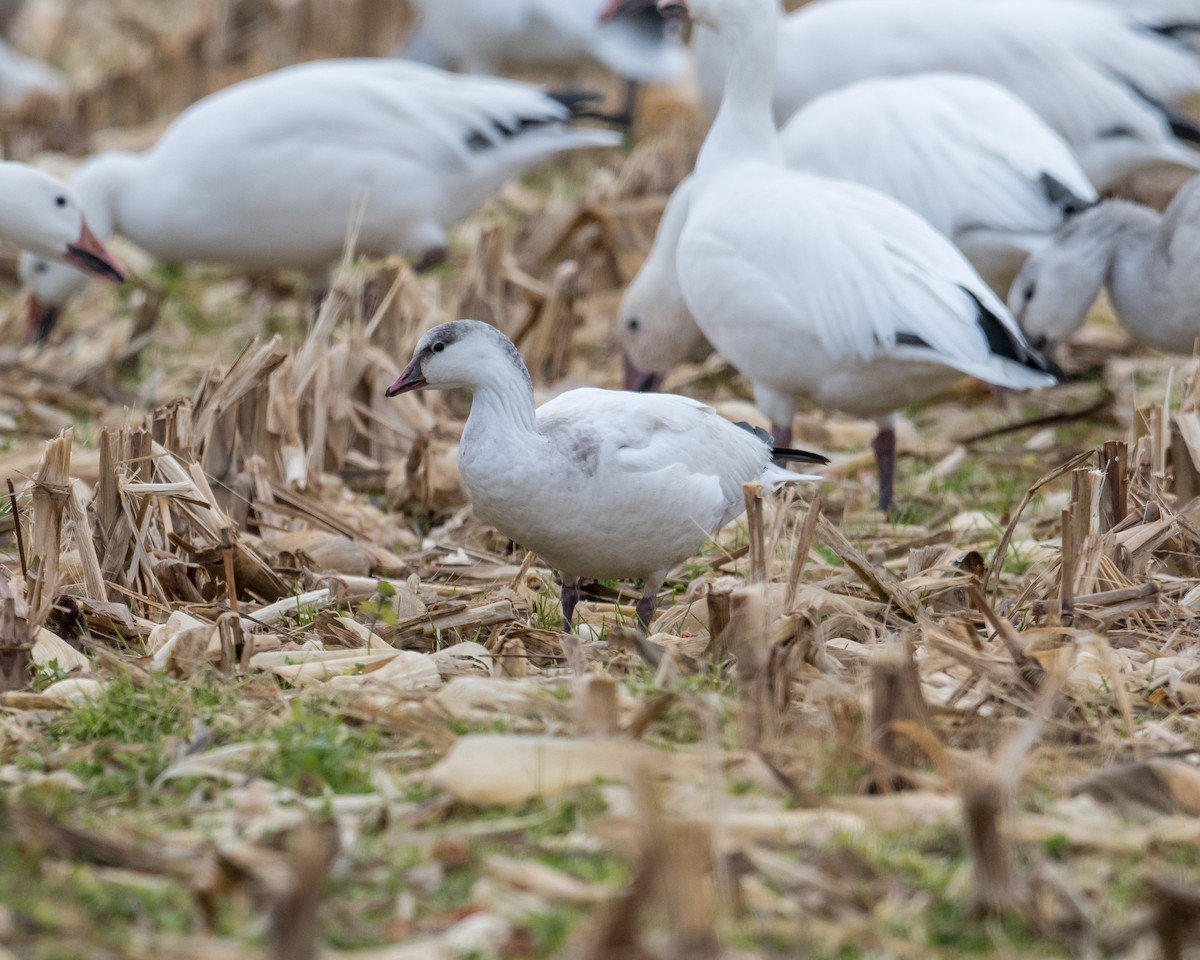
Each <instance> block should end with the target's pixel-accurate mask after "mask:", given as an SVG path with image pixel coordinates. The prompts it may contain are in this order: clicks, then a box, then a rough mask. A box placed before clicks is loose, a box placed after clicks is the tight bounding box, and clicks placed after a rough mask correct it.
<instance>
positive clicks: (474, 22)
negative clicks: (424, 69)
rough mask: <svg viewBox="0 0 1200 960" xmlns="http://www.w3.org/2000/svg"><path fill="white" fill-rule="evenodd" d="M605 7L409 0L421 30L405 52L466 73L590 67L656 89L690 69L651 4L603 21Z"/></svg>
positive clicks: (590, 0)
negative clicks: (656, 85) (589, 62)
mask: <svg viewBox="0 0 1200 960" xmlns="http://www.w3.org/2000/svg"><path fill="white" fill-rule="evenodd" d="M604 3H605V0H414V3H413V6H414V7H415V9H416V13H417V18H418V23H419V26H418V28H417V31H416V33H415V34H414V36H413V38H412V40H411V42H410V47H409V51H406V54H405V55H411V56H414V57H415V58H417V59H420V60H422V61H423V62H427V63H432V64H435V65H436V66H440V67H451V68H454V69H457V70H464V71H467V72H468V73H486V74H492V75H497V74H502V73H503V72H504V71H505V70H506V69H511V68H513V67H519V68H530V67H542V68H545V67H551V68H560V69H575V68H576V67H578V66H579V63H580V61H581V60H584V61H586V60H592V61H594V62H596V63H599V64H601V65H603V66H604V67H607V68H608V69H609V70H611V71H613V73H616V74H618V75H620V76H622V77H627V78H629V79H631V80H641V81H646V82H650V83H659V82H666V81H672V80H676V79H678V78H679V77H681V76H682V75H683V74H684V73H686V72H687V69H688V62H689V61H688V55H687V51H686V49H685V48H684V46H683V42H682V40H681V39H680V37H679V34H678V31H677V30H675V29H674V28H673V27H672V25H670V24H669V23H668V22H667V21H666V20H664V19H663V17H662V16H660V15H659V13H658V11H657V10H655V8H654V4H653V2H651V0H634V2H633V3H629V2H626V3H625V5H624V9H623V10H622V11H621V15H620V16H614V17H612V18H610V19H606V20H603V21H602V20H601V18H600V14H601V11H602V9H603V8H604Z"/></svg>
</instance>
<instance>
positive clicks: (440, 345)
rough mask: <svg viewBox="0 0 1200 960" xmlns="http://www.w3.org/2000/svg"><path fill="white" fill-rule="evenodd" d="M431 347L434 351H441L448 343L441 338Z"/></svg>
mask: <svg viewBox="0 0 1200 960" xmlns="http://www.w3.org/2000/svg"><path fill="white" fill-rule="evenodd" d="M429 349H430V350H432V351H433V352H434V353H441V352H442V351H443V350H445V349H446V345H445V344H444V343H442V341H441V340H435V341H434V342H433V346H432V347H430V348H429Z"/></svg>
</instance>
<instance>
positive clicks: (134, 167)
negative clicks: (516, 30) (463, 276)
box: [23, 60, 621, 311]
mask: <svg viewBox="0 0 1200 960" xmlns="http://www.w3.org/2000/svg"><path fill="white" fill-rule="evenodd" d="M564 99H570V98H564ZM575 99H578V97H576V98H575ZM570 120H571V109H570V107H569V106H568V105H567V104H566V103H564V102H562V101H560V100H559V99H556V98H555V97H553V96H551V95H549V94H547V93H545V92H543V91H542V90H541V89H540V88H538V87H534V86H530V85H528V84H524V83H517V82H515V81H511V80H501V79H494V78H491V77H467V76H458V75H455V74H448V73H445V72H444V71H441V70H436V69H434V68H432V67H425V66H420V65H416V64H410V63H403V62H400V61H395V60H326V61H318V62H315V63H307V64H301V65H299V66H294V67H287V68H285V69H283V70H277V71H274V72H273V73H269V74H266V75H264V76H261V77H256V78H254V79H251V80H245V81H243V82H241V83H237V84H234V85H233V86H231V87H228V88H226V89H224V90H221V91H220V92H218V93H215V94H213V95H212V96H209V97H206V98H204V99H203V100H201V101H199V102H198V103H195V104H193V105H192V106H191V107H189V108H188V109H187V110H185V111H184V112H183V113H182V114H180V115H179V117H178V118H177V119H176V120H175V122H174V123H173V124H172V125H171V126H170V127H169V128H168V129H167V131H166V132H165V133H164V134H163V135H162V137H161V138H160V139H159V141H158V143H156V144H155V145H154V146H153V147H152V148H151V149H150V150H148V151H146V152H145V153H141V154H128V153H107V154H101V155H100V156H98V157H95V158H93V159H92V160H90V161H89V162H88V163H86V164H85V165H84V166H83V167H82V168H81V169H80V171H79V172H78V174H77V175H76V177H75V179H74V185H75V188H76V190H77V191H78V193H79V195H80V197H81V198H82V200H83V202H84V208H85V209H86V210H87V212H88V216H89V218H90V219H91V221H92V224H93V226H94V227H95V228H96V230H97V232H100V233H102V234H105V235H106V234H108V233H109V232H116V233H120V234H122V235H124V236H126V237H128V238H129V239H130V240H132V241H134V242H135V243H137V244H138V245H139V246H141V247H144V248H145V249H146V250H147V251H149V252H150V253H152V254H154V255H155V256H157V257H160V258H162V259H165V260H175V261H188V260H201V261H217V262H224V263H232V264H237V265H239V266H242V267H245V268H247V269H249V270H270V269H278V268H293V269H297V270H301V271H303V272H305V273H306V274H308V275H309V276H310V278H311V279H312V280H313V281H314V282H315V283H316V284H317V285H323V283H324V278H325V273H326V271H327V270H328V268H329V266H330V264H332V263H334V262H335V261H336V260H337V259H338V258H339V257H340V256H341V253H342V250H343V248H344V246H345V243H346V237H347V234H348V232H349V231H350V228H351V227H353V228H354V233H355V237H356V244H357V246H356V249H357V250H358V251H359V252H361V253H365V254H368V255H373V256H384V255H387V254H392V253H419V254H422V261H421V264H420V265H421V266H428V265H432V264H433V263H436V262H437V261H438V260H439V259H440V258H441V256H443V255H444V252H445V248H446V243H447V230H448V229H449V228H450V227H451V226H452V225H453V224H455V223H456V222H457V221H459V220H461V219H462V218H463V217H465V216H467V215H468V214H469V213H472V212H473V211H474V210H476V209H477V208H478V207H479V206H480V204H482V203H483V202H484V201H485V200H486V199H487V198H488V197H489V196H490V195H491V194H492V193H493V192H494V191H495V190H496V189H497V188H499V187H500V186H501V185H503V184H504V183H505V182H507V181H508V180H510V179H512V178H513V177H515V176H518V175H520V174H522V173H524V172H525V171H527V170H529V169H531V168H533V167H534V166H536V165H537V164H539V163H541V162H543V161H545V160H546V159H548V158H549V157H552V156H554V155H555V154H557V153H560V152H562V151H565V150H574V149H579V148H581V147H594V146H612V145H615V144H618V143H620V141H621V137H620V135H619V134H617V133H615V132H613V131H608V130H588V129H575V128H572V127H571V126H570ZM23 276H24V277H25V278H26V279H27V280H28V282H29V283H30V284H31V285H32V287H33V291H34V295H35V298H36V299H37V301H38V302H40V303H41V304H42V305H43V306H44V307H45V308H46V309H47V310H48V311H57V310H58V309H59V308H61V307H62V306H63V304H64V303H65V302H66V298H67V297H69V296H70V295H72V294H74V293H75V292H76V291H77V290H78V288H79V287H80V286H81V285H82V283H83V278H82V277H79V276H76V277H74V278H70V279H68V278H67V277H64V275H63V273H62V271H61V270H60V269H58V268H55V267H50V268H44V267H40V266H38V265H37V264H36V263H34V262H33V261H31V260H29V259H27V260H26V262H25V264H24V266H23ZM64 295H65V296H64Z"/></svg>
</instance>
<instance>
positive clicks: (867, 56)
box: [695, 0, 1200, 189]
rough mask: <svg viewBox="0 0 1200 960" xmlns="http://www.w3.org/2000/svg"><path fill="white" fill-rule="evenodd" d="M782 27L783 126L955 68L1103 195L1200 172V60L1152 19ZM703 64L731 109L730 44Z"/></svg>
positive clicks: (1043, 7)
mask: <svg viewBox="0 0 1200 960" xmlns="http://www.w3.org/2000/svg"><path fill="white" fill-rule="evenodd" d="M765 15H767V14H766V11H765V9H764V16H765ZM782 21H783V22H782V26H781V29H780V32H779V40H778V44H779V57H778V64H779V67H778V76H777V79H776V83H775V85H774V110H775V114H776V117H777V119H778V120H779V122H781V123H782V122H783V121H785V120H786V119H787V118H788V117H790V116H791V115H792V114H793V113H795V112H796V111H797V110H798V109H799V108H800V107H801V106H803V105H804V104H805V103H807V102H809V101H810V100H812V99H813V98H814V97H816V96H818V95H820V94H822V93H825V92H827V91H829V90H834V89H837V88H838V87H843V86H847V85H848V84H850V83H853V82H855V81H857V80H864V79H868V78H871V77H879V76H903V75H907V74H912V73H923V72H928V71H936V70H946V71H952V72H962V73H970V74H976V75H979V76H984V77H987V78H989V79H991V80H994V81H996V82H997V83H1000V84H1001V85H1002V86H1005V87H1007V88H1008V89H1009V90H1011V91H1012V92H1013V93H1015V94H1017V96H1019V97H1020V98H1021V99H1022V100H1024V101H1025V102H1026V103H1028V104H1029V105H1030V106H1031V107H1032V108H1033V109H1034V110H1035V111H1037V113H1038V114H1039V115H1040V116H1041V117H1042V118H1043V119H1044V120H1045V121H1046V122H1047V123H1048V124H1049V125H1050V126H1051V127H1053V128H1054V129H1055V130H1056V131H1058V133H1059V134H1061V135H1062V137H1063V138H1064V139H1065V140H1066V141H1067V143H1069V144H1070V146H1071V149H1072V150H1074V151H1075V154H1076V156H1077V157H1078V159H1079V161H1080V163H1081V164H1082V165H1083V168H1084V169H1085V170H1086V171H1087V173H1088V176H1089V178H1090V179H1091V180H1092V182H1093V183H1095V184H1096V185H1097V186H1098V187H1100V188H1101V189H1106V188H1109V187H1112V186H1114V185H1115V184H1116V183H1118V182H1120V181H1121V180H1123V179H1124V178H1125V177H1127V176H1128V175H1129V174H1131V173H1133V172H1135V171H1138V170H1142V169H1146V168H1148V167H1155V166H1160V165H1164V164H1169V165H1181V166H1184V167H1188V168H1191V169H1200V154H1198V153H1196V152H1195V151H1194V150H1192V149H1190V146H1194V145H1195V144H1197V143H1198V142H1200V130H1198V129H1197V127H1196V125H1195V124H1194V123H1192V122H1191V121H1190V120H1188V119H1187V118H1185V117H1183V116H1182V115H1180V114H1179V113H1177V112H1176V110H1175V107H1176V105H1177V104H1178V103H1179V102H1180V100H1181V99H1182V98H1184V97H1186V96H1187V95H1188V94H1191V93H1195V92H1197V91H1200V62H1198V61H1197V60H1196V58H1195V57H1194V56H1193V54H1192V51H1191V50H1189V49H1188V48H1187V46H1186V45H1185V44H1184V43H1182V42H1178V41H1177V40H1176V39H1174V38H1173V37H1172V36H1171V35H1169V29H1170V26H1171V24H1169V23H1165V22H1164V23H1159V22H1157V21H1156V20H1154V18H1153V17H1151V16H1149V15H1142V16H1140V17H1136V18H1135V17H1132V16H1128V15H1124V14H1123V13H1122V11H1119V10H1116V9H1114V8H1112V7H1111V6H1108V5H1102V4H1095V3H1086V2H1079V0H989V2H986V3H967V2H964V0H905V2H903V3H897V2H896V0H813V2H811V3H807V4H805V5H804V6H803V7H801V8H800V9H799V10H797V11H796V12H794V13H791V14H789V15H787V16H785V17H783V18H782ZM1159 27H1161V28H1162V29H1163V30H1166V31H1168V32H1167V33H1162V32H1158V30H1157V29H1156V28H1159ZM695 54H696V61H697V70H698V74H699V79H700V90H701V95H702V98H703V99H704V101H705V103H706V105H707V106H709V107H710V109H711V108H712V107H715V105H716V104H717V103H718V102H719V100H720V92H721V84H722V78H723V75H724V61H725V59H726V54H725V51H724V45H723V44H722V42H721V40H720V38H718V37H716V36H715V35H713V34H712V33H711V32H707V31H705V32H702V33H701V34H700V35H699V36H697V37H696V40H695Z"/></svg>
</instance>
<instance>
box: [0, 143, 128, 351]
mask: <svg viewBox="0 0 1200 960" xmlns="http://www.w3.org/2000/svg"><path fill="white" fill-rule="evenodd" d="M0 237H3V238H4V239H5V240H7V241H8V242H9V243H11V244H13V245H14V246H16V247H20V248H21V249H22V250H32V251H34V252H36V253H37V255H38V256H39V257H44V258H46V259H47V260H53V261H56V262H59V263H64V264H71V265H73V266H74V267H78V268H79V269H80V270H83V271H85V272H87V273H89V274H92V275H93V276H97V277H103V278H104V279H106V280H113V281H117V282H120V281H121V280H124V279H125V270H124V268H123V267H122V266H121V264H120V263H118V262H117V260H116V259H115V258H114V257H113V256H112V254H110V253H109V252H108V251H107V250H106V249H105V248H104V244H102V243H101V242H100V241H99V240H98V239H97V238H96V235H95V234H94V233H93V232H92V230H91V228H90V227H89V226H88V222H87V218H86V217H85V216H84V213H83V207H82V206H81V204H80V202H79V199H78V198H77V197H76V196H75V192H74V190H72V189H71V188H70V187H69V186H67V184H65V183H63V182H62V181H61V180H58V179H57V178H55V177H52V176H50V174H48V173H45V172H43V171H41V170H38V169H37V168H36V167H31V166H29V165H28V164H25V163H13V162H0ZM71 272H72V273H74V272H75V271H74V270H72V271H71ZM29 334H30V331H28V330H27V331H26V339H29Z"/></svg>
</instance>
